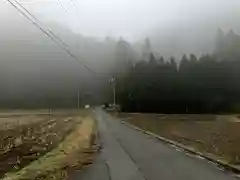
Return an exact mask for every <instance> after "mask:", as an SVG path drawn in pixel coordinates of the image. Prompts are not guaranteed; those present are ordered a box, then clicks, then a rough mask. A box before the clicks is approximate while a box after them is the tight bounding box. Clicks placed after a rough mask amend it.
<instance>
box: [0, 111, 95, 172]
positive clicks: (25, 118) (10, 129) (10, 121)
mask: <svg viewBox="0 0 240 180" xmlns="http://www.w3.org/2000/svg"><path fill="white" fill-rule="evenodd" d="M8 113H9V112H0V127H1V128H0V177H3V176H4V174H5V173H7V172H16V171H19V170H20V169H22V168H23V167H25V166H26V165H28V164H29V163H31V162H32V161H34V160H36V159H38V158H39V157H41V156H43V155H45V154H46V153H47V152H49V151H51V150H52V149H54V148H56V146H57V145H58V144H59V143H60V142H62V141H63V139H64V138H65V137H66V136H67V135H68V134H69V133H70V132H71V131H72V130H73V129H74V127H75V126H76V125H77V124H79V123H80V122H81V120H82V119H83V118H86V117H87V116H89V115H90V110H68V111H61V110H58V111H55V112H54V114H52V115H51V116H49V115H46V114H44V113H43V110H40V111H39V112H37V111H36V112H35V111H20V112H17V113H20V114H14V115H10V114H8ZM34 113H37V114H41V115H33V114H34ZM26 114H31V115H26Z"/></svg>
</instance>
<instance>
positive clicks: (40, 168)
mask: <svg viewBox="0 0 240 180" xmlns="http://www.w3.org/2000/svg"><path fill="white" fill-rule="evenodd" d="M95 128H96V127H95V123H94V120H93V119H92V118H91V117H85V118H84V119H82V120H81V123H80V124H78V125H77V126H76V127H75V129H74V130H73V131H72V132H71V133H70V134H69V135H68V136H67V137H66V138H65V139H64V141H62V142H61V143H60V144H59V145H58V146H57V147H56V148H55V149H53V150H52V151H50V152H48V153H47V154H45V155H44V156H42V157H40V158H39V159H38V160H36V161H33V162H32V163H31V164H29V165H28V166H26V167H24V168H22V169H21V170H19V171H18V172H15V173H7V174H6V176H5V178H3V179H4V180H34V179H38V180H39V179H45V180H50V179H66V178H67V171H68V169H69V168H74V167H78V168H80V167H82V166H84V165H85V164H88V163H89V161H90V160H91V152H92V151H91V145H92V140H93V134H94V133H95V130H96V129H95Z"/></svg>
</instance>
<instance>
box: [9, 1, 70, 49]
mask: <svg viewBox="0 0 240 180" xmlns="http://www.w3.org/2000/svg"><path fill="white" fill-rule="evenodd" d="M13 1H14V2H15V3H16V4H17V5H19V6H20V7H21V8H22V9H24V10H25V11H26V12H27V13H28V15H29V16H30V17H32V18H33V19H34V20H35V21H36V22H37V23H39V24H42V23H41V22H40V21H39V20H38V19H37V18H36V17H35V16H34V15H33V14H32V13H31V12H30V11H28V10H27V8H25V7H24V6H23V5H22V4H21V3H19V2H18V1H17V0H13ZM47 31H48V33H49V34H51V35H52V36H53V37H54V38H56V39H57V40H58V41H59V42H60V43H62V45H64V46H67V44H66V43H64V42H63V41H62V40H61V39H60V38H59V37H58V36H57V35H55V34H54V33H53V32H52V31H51V30H50V29H47Z"/></svg>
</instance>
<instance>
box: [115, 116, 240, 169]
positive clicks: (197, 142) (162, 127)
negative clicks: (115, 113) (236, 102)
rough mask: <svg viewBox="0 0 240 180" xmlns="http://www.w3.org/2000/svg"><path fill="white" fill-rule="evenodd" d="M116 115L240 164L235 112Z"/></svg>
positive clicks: (239, 122)
mask: <svg viewBox="0 0 240 180" xmlns="http://www.w3.org/2000/svg"><path fill="white" fill-rule="evenodd" d="M119 117H120V118H121V119H123V120H125V121H126V122H129V123H131V124H133V125H136V126H138V127H140V128H142V129H145V130H148V131H151V132H153V133H155V134H158V135H160V136H163V137H165V138H168V139H171V140H174V141H177V142H179V143H182V144H184V145H187V146H190V147H193V148H195V149H197V150H198V151H200V152H203V153H210V154H213V155H216V156H218V157H219V158H221V159H223V160H226V161H228V162H229V163H231V164H235V165H240V144H239V142H240V119H239V116H237V115H197V114H192V115H191V114H189V115H181V114H174V115H170V114H138V113H136V114H134V113H133V114H127V113H120V114H119Z"/></svg>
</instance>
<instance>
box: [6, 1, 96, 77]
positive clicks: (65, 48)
mask: <svg viewBox="0 0 240 180" xmlns="http://www.w3.org/2000/svg"><path fill="white" fill-rule="evenodd" d="M7 1H8V2H9V3H10V4H11V5H12V6H13V7H14V8H15V9H16V10H17V11H18V12H19V13H21V14H22V15H23V16H24V17H25V18H26V19H27V20H29V21H30V22H31V23H32V24H33V25H34V26H36V27H37V28H38V29H39V30H40V31H41V32H42V33H44V34H45V35H46V36H47V37H49V38H50V39H51V40H52V41H53V42H54V43H56V44H57V45H59V46H60V47H61V48H62V49H63V50H64V51H65V52H66V53H67V54H68V55H69V56H71V57H72V58H73V59H74V60H75V61H77V62H78V63H80V64H81V65H83V66H84V67H85V68H87V69H88V70H89V71H90V72H91V73H93V74H95V72H94V71H93V70H92V69H91V68H90V67H89V66H88V65H86V64H85V63H84V62H82V61H80V60H79V59H78V58H77V56H76V55H74V54H73V53H72V52H71V51H70V50H69V49H68V47H67V45H66V44H65V43H64V44H65V45H66V46H65V45H63V43H59V41H56V39H55V38H56V37H57V39H60V38H59V37H58V36H56V35H55V34H54V33H53V32H52V31H51V33H49V32H48V31H46V30H45V29H44V28H42V27H41V26H40V25H39V24H38V23H37V22H40V21H39V20H38V19H37V18H36V17H35V16H34V15H32V14H31V13H30V12H29V11H28V10H27V9H26V8H25V7H24V6H23V5H21V3H19V2H17V0H14V1H15V2H16V3H17V4H18V5H19V6H20V7H22V9H24V10H25V11H26V12H27V13H28V15H29V16H30V17H32V18H33V19H34V20H35V21H36V22H35V21H33V20H32V19H31V18H30V17H29V16H28V15H27V14H26V13H24V12H23V11H22V10H21V9H20V8H19V7H18V6H17V5H15V4H14V3H13V2H12V1H11V0H7ZM54 37H55V38H54ZM60 40H61V39H60ZM60 42H63V41H62V40H61V41H60Z"/></svg>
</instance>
